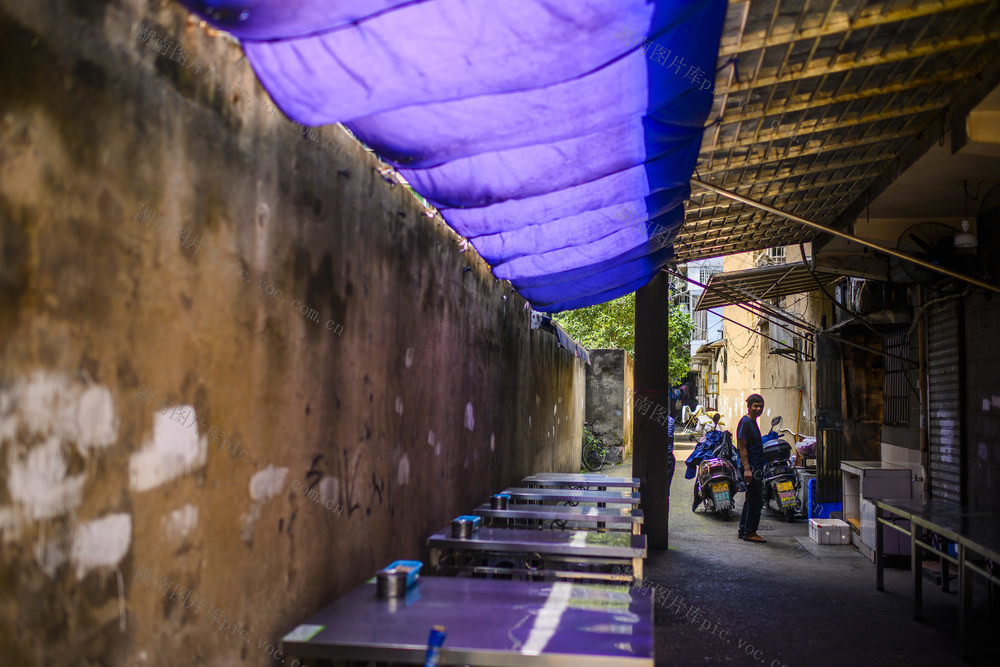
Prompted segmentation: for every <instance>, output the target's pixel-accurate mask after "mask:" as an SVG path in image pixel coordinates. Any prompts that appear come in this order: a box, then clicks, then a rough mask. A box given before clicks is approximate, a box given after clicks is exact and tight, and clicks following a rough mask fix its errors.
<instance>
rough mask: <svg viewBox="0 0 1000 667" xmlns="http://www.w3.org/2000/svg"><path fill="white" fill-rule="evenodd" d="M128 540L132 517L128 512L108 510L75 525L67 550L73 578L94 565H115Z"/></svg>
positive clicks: (108, 566)
mask: <svg viewBox="0 0 1000 667" xmlns="http://www.w3.org/2000/svg"><path fill="white" fill-rule="evenodd" d="M131 544H132V517H131V516H129V515H128V514H111V515H108V516H106V517H104V518H102V519H96V520H94V521H88V522H87V523H82V524H80V525H78V526H77V527H76V531H75V533H74V535H73V548H72V550H71V551H70V558H71V559H72V560H73V563H74V565H76V577H77V579H83V577H84V575H85V574H87V572H89V571H90V570H93V569H94V568H105V569H111V568H113V567H117V566H118V563H119V562H120V561H121V559H122V558H124V557H125V554H126V553H128V549H129V545H131Z"/></svg>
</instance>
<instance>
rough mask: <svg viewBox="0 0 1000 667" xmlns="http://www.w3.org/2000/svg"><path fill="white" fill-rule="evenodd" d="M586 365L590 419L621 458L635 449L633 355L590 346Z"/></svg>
mask: <svg viewBox="0 0 1000 667" xmlns="http://www.w3.org/2000/svg"><path fill="white" fill-rule="evenodd" d="M590 364H591V365H590V366H588V367H587V407H586V414H587V421H589V422H590V423H591V429H593V431H594V432H595V433H597V434H598V435H600V436H601V437H602V438H603V440H604V444H605V446H606V447H607V448H608V449H609V450H610V451H611V452H612V453H610V454H609V456H608V458H609V460H614V461H621V460H622V457H623V456H628V455H629V454H630V453H631V451H632V402H631V399H632V395H633V386H634V385H633V381H632V357H631V356H629V354H628V353H627V352H626V351H625V350H620V349H609V350H591V352H590Z"/></svg>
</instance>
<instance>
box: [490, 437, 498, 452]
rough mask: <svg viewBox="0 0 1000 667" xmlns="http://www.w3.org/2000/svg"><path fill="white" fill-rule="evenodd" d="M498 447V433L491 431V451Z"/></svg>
mask: <svg viewBox="0 0 1000 667" xmlns="http://www.w3.org/2000/svg"><path fill="white" fill-rule="evenodd" d="M496 448H497V437H496V434H494V433H490V451H491V452H492V451H496Z"/></svg>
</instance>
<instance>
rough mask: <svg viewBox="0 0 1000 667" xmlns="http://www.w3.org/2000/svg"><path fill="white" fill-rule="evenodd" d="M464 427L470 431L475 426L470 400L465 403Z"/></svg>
mask: <svg viewBox="0 0 1000 667" xmlns="http://www.w3.org/2000/svg"><path fill="white" fill-rule="evenodd" d="M465 428H466V429H468V430H470V431H471V430H473V429H474V428H476V418H475V416H474V415H473V413H472V402H471V401H470V402H468V403H466V404H465Z"/></svg>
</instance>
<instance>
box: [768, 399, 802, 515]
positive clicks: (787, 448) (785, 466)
mask: <svg viewBox="0 0 1000 667" xmlns="http://www.w3.org/2000/svg"><path fill="white" fill-rule="evenodd" d="M779 424H781V417H775V418H774V419H772V420H771V430H770V431H769V432H768V433H767V435H765V436H764V437H763V438H761V441H762V442H763V444H764V480H763V481H764V489H763V494H764V507H767V508H768V509H772V510H775V511H776V512H779V513H781V514H784V515H785V520H786V521H788V522H789V523H791V522H792V521H794V520H795V512H796V511H798V510H799V505H800V501H799V494H798V493H797V491H798V486H799V479H798V476H797V475H796V474H795V465H794V461H793V459H792V446H791V445H790V444H788V443H787V442H785V441H784V440H782V439H781V436H780V434H779V433H778V431H777V430H776V428H777V427H778V425H779Z"/></svg>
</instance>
